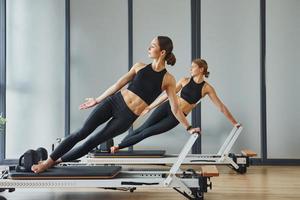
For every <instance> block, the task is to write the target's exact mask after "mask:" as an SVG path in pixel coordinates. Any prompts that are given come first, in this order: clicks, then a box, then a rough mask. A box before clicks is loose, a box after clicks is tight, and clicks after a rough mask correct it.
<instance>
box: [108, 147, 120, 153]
mask: <svg viewBox="0 0 300 200" xmlns="http://www.w3.org/2000/svg"><path fill="white" fill-rule="evenodd" d="M118 151H119V147H117V146H112V147H110V152H111V153H117V152H118Z"/></svg>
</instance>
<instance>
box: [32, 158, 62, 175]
mask: <svg viewBox="0 0 300 200" xmlns="http://www.w3.org/2000/svg"><path fill="white" fill-rule="evenodd" d="M55 164H56V163H55V161H53V160H52V159H51V158H48V159H47V160H44V161H41V162H39V163H38V164H37V165H32V167H31V170H32V171H33V172H34V173H42V172H44V171H46V170H47V169H49V168H50V167H52V166H54V165H55Z"/></svg>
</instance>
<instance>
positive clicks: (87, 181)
mask: <svg viewBox="0 0 300 200" xmlns="http://www.w3.org/2000/svg"><path fill="white" fill-rule="evenodd" d="M197 138H198V134H193V135H191V136H190V138H189V140H188V141H187V143H186V144H185V146H184V147H183V149H182V151H181V153H180V154H179V155H178V157H177V159H174V161H175V162H174V163H173V165H172V167H171V169H170V170H169V171H168V170H155V169H152V170H134V169H133V170H127V171H126V170H123V169H122V167H121V166H98V165H96V166H95V165H78V166H76V165H74V166H71V165H67V166H63V165H59V166H57V167H54V168H51V169H49V170H47V171H46V172H44V173H41V174H35V173H33V172H32V173H31V172H16V171H15V166H10V167H9V168H8V169H6V170H4V171H3V172H2V176H1V179H0V191H2V192H3V191H5V190H8V191H9V192H13V191H14V190H15V189H16V188H31V189H33V188H79V187H80V188H81V187H82V188H103V189H114V190H128V191H130V192H133V191H134V190H135V189H136V188H140V187H163V188H173V189H174V190H176V191H177V192H179V193H180V194H182V195H184V196H185V197H186V198H188V199H197V200H203V199H204V193H205V192H207V189H208V188H211V187H212V182H211V181H210V178H211V177H214V176H218V175H219V172H218V170H217V168H216V166H202V167H201V170H200V171H197V172H196V171H194V170H193V169H189V170H186V171H182V170H181V169H180V166H181V164H182V163H183V161H184V159H185V157H186V156H187V155H188V152H189V150H190V149H191V148H192V146H193V144H194V143H195V141H196V140H197ZM2 198H3V197H2Z"/></svg>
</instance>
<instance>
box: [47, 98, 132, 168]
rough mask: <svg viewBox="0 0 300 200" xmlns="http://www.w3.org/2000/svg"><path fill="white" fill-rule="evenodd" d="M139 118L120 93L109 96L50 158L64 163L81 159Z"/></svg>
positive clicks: (125, 129) (122, 131)
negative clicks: (79, 143) (100, 128)
mask: <svg viewBox="0 0 300 200" xmlns="http://www.w3.org/2000/svg"><path fill="white" fill-rule="evenodd" d="M137 117H138V116H137V115H136V114H134V113H133V112H132V111H131V110H130V109H129V108H128V106H127V104H126V103H125V101H124V99H123V96H122V94H121V93H120V92H118V93H116V94H114V95H112V96H109V97H107V98H106V99H104V100H103V101H102V102H101V103H99V104H98V105H97V106H96V108H95V109H94V110H93V111H92V112H91V114H90V115H89V117H88V118H87V119H86V121H85V122H84V124H83V126H82V127H81V128H80V129H79V130H77V131H75V132H74V133H72V134H71V135H69V136H68V137H66V138H65V139H64V140H63V141H62V142H61V143H60V144H59V145H58V146H57V148H56V149H55V150H54V151H53V152H52V154H51V155H50V157H51V158H52V159H53V160H54V161H56V160H57V159H59V158H61V160H62V161H63V162H69V161H72V160H76V159H78V158H81V157H82V156H84V155H86V154H87V153H88V152H90V151H91V150H92V149H94V148H95V147H96V146H97V145H99V144H101V143H102V142H104V141H106V140H108V139H111V138H113V137H116V136H118V135H120V134H121V133H124V132H125V131H127V130H128V129H129V128H130V126H131V125H132V123H133V122H134V121H135V120H136V118H137ZM110 118H111V119H110ZM109 119H110V120H109ZM108 120H109V121H108ZM106 121H108V122H107V124H106V125H105V127H104V128H103V129H102V130H100V131H99V132H97V133H96V134H94V135H92V136H91V137H89V138H88V139H87V140H86V141H85V142H84V143H83V144H81V145H80V146H79V147H76V148H74V149H72V148H73V147H74V146H75V144H76V143H78V142H79V141H81V140H83V139H85V138H86V137H87V136H89V135H90V134H91V133H92V132H93V131H94V130H95V129H96V128H97V127H98V126H99V125H101V124H103V123H104V122H106ZM71 149H72V150H71ZM70 150H71V151H70Z"/></svg>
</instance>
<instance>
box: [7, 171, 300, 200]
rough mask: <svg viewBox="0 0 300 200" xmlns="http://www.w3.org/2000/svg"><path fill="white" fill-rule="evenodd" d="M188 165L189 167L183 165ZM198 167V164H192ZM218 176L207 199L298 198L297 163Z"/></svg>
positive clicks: (154, 194) (59, 193) (145, 193)
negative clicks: (242, 173) (295, 164)
mask: <svg viewBox="0 0 300 200" xmlns="http://www.w3.org/2000/svg"><path fill="white" fill-rule="evenodd" d="M186 167H187V168H189V166H186ZM193 168H194V169H197V167H193ZM218 169H219V172H220V176H219V177H215V178H213V179H212V182H213V190H211V191H208V193H206V194H205V198H204V199H206V200H218V199H222V200H223V199H230V200H234V199H238V200H240V199H243V200H248V199H255V200H260V199H261V200H266V199H272V200H281V199H300V181H299V180H300V167H299V166H250V167H249V168H248V172H247V173H246V174H244V175H240V174H236V173H235V172H234V171H233V170H231V169H230V168H228V167H226V166H218ZM2 195H3V196H4V197H7V199H8V200H40V199H43V200H69V199H72V200H81V199H85V200H99V199H112V200H113V199H134V200H139V199H142V200H147V199H149V200H150V199H161V200H163V199H172V200H175V199H178V200H179V199H185V198H184V197H183V196H182V195H180V194H178V193H177V192H176V191H175V190H172V189H153V188H144V189H138V190H136V191H135V192H133V193H130V192H123V191H111V190H103V189H84V188H83V189H76V190H75V189H67V190H65V189H36V190H28V189H18V190H16V191H15V192H13V193H8V192H5V193H2Z"/></svg>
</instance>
